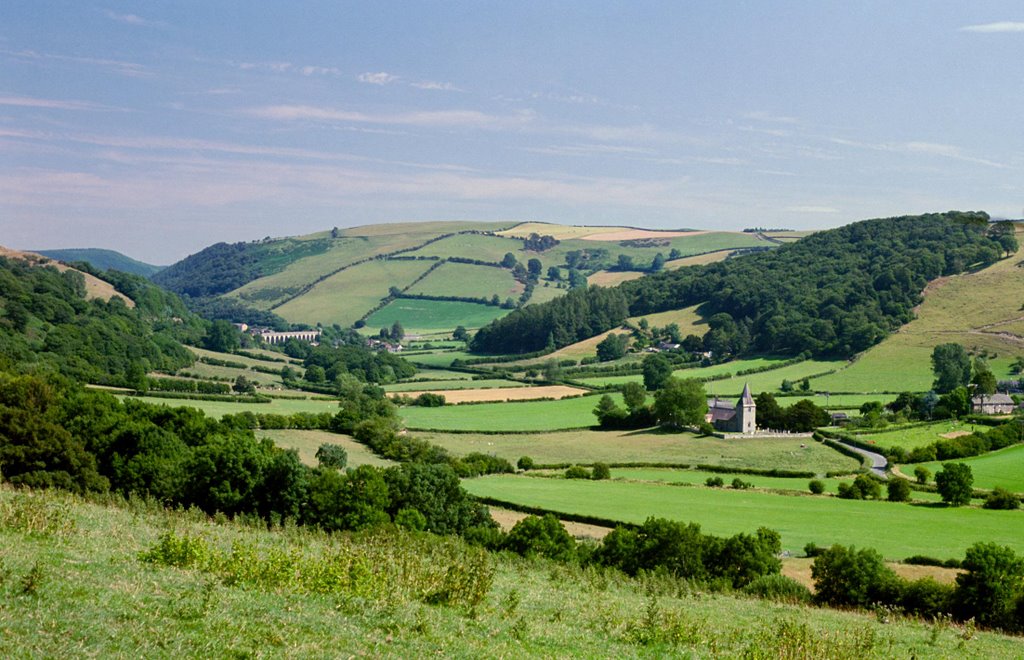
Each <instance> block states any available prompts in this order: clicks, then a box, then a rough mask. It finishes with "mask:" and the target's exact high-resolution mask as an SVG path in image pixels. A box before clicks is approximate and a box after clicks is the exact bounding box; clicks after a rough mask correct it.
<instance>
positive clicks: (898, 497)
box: [885, 477, 910, 502]
mask: <svg viewBox="0 0 1024 660" xmlns="http://www.w3.org/2000/svg"><path fill="white" fill-rule="evenodd" d="M885 487H886V490H887V491H888V499H889V501H890V502H906V501H908V500H910V482H909V481H907V480H906V479H901V478H899V477H893V478H891V479H889V482H888V483H887V484H886V485H885Z"/></svg>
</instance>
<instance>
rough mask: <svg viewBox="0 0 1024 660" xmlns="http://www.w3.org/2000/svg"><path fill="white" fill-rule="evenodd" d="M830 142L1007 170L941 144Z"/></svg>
mask: <svg viewBox="0 0 1024 660" xmlns="http://www.w3.org/2000/svg"><path fill="white" fill-rule="evenodd" d="M829 142H832V143H834V144H841V145H843V146H848V147H856V148H858V149H871V150H873V151H887V152H892V153H904V154H924V155H927V156H938V157H941V158H949V159H952V160H959V161H963V162H965V163H975V164H977V165H986V166H988V167H995V168H998V169H1005V168H1006V167H1007V165H1006V164H1005V163H998V162H996V161H993V160H988V159H987V158H978V157H976V156H972V155H970V154H968V153H965V152H964V150H963V149H961V148H960V147H957V146H955V145H952V144H941V143H937V142H920V141H912V142H884V143H877V144H873V143H868V142H858V141H856V140H847V139H844V138H829Z"/></svg>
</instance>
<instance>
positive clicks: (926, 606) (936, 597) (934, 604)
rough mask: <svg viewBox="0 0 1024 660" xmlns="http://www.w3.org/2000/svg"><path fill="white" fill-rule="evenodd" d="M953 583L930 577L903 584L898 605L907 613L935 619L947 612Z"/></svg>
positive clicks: (951, 600) (951, 596)
mask: <svg viewBox="0 0 1024 660" xmlns="http://www.w3.org/2000/svg"><path fill="white" fill-rule="evenodd" d="M953 593H954V589H953V585H949V584H941V583H939V582H936V581H935V580H934V579H933V578H931V577H926V578H921V579H919V580H914V581H913V582H907V583H905V584H903V586H902V588H901V589H900V597H899V605H900V607H901V608H903V611H905V612H907V613H908V614H914V615H917V616H920V617H924V618H927V619H935V618H937V617H939V616H941V615H943V614H948V613H949V611H950V608H951V606H952V602H953Z"/></svg>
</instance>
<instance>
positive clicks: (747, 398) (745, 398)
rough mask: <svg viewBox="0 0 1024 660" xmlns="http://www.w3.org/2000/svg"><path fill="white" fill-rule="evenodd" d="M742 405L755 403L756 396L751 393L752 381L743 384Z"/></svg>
mask: <svg viewBox="0 0 1024 660" xmlns="http://www.w3.org/2000/svg"><path fill="white" fill-rule="evenodd" d="M740 405H743V406H752V405H754V397H752V396H751V395H750V383H744V384H743V394H741V395H740Z"/></svg>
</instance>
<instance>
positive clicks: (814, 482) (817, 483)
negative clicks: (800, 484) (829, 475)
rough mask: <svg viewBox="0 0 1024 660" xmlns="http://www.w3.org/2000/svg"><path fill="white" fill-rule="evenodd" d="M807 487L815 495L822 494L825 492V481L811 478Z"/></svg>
mask: <svg viewBox="0 0 1024 660" xmlns="http://www.w3.org/2000/svg"><path fill="white" fill-rule="evenodd" d="M807 488H808V489H809V490H810V491H811V492H812V493H814V494H815V495H821V494H822V493H824V492H825V482H824V481H822V480H821V479H811V481H810V483H808V484H807Z"/></svg>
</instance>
